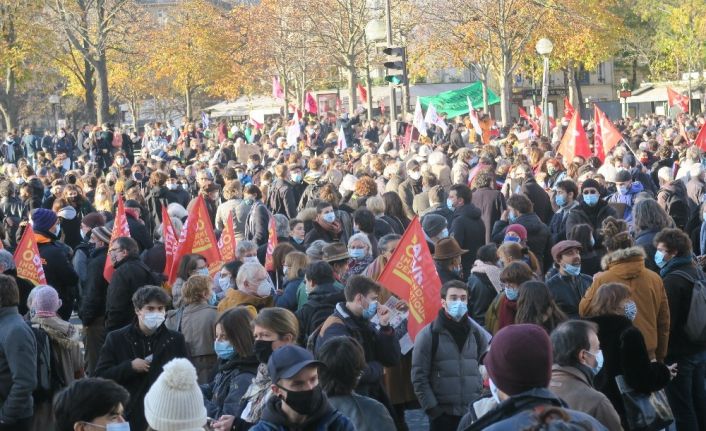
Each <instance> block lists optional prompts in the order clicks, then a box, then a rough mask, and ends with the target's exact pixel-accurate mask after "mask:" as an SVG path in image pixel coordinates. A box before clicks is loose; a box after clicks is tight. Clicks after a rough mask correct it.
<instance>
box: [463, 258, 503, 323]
mask: <svg viewBox="0 0 706 431" xmlns="http://www.w3.org/2000/svg"><path fill="white" fill-rule="evenodd" d="M497 296H498V290H497V289H496V287H495V286H494V285H493V283H491V281H490V279H489V278H488V274H486V273H483V272H473V271H472V272H471V276H470V277H468V314H469V315H470V316H471V318H472V319H473V320H475V321H476V322H478V324H479V325H481V326H485V314H486V313H487V312H488V308H489V307H490V304H492V303H493V300H494V299H495V298H496V297H497Z"/></svg>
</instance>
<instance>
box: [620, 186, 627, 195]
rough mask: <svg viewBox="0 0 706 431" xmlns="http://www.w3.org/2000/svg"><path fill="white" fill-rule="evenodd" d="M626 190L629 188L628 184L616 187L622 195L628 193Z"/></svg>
mask: <svg viewBox="0 0 706 431" xmlns="http://www.w3.org/2000/svg"><path fill="white" fill-rule="evenodd" d="M628 190H629V189H628V186H620V187H618V193H620V194H621V195H623V196H625V195H626V194H628Z"/></svg>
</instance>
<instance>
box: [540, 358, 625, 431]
mask: <svg viewBox="0 0 706 431" xmlns="http://www.w3.org/2000/svg"><path fill="white" fill-rule="evenodd" d="M587 372H588V373H590V372H591V371H590V370H588V369H585V370H582V369H579V368H576V367H570V366H560V365H556V364H554V366H553V367H552V379H551V382H550V383H549V390H550V391H552V392H554V393H555V394H556V395H557V396H558V397H559V398H561V399H562V400H564V401H565V402H566V404H568V405H569V407H571V408H572V409H574V410H578V411H580V412H584V413H586V414H588V415H590V416H591V417H593V418H595V419H597V420H598V421H600V423H602V424H603V425H604V426H605V427H606V428H608V429H609V430H611V431H618V430H622V426H621V425H620V416H618V412H616V411H615V408H614V407H613V405H612V404H611V403H610V400H609V399H608V398H607V397H606V396H605V395H604V394H602V393H601V392H598V391H597V390H595V389H593V387H592V386H591V383H590V380H589V377H588V376H587V375H586V373H587Z"/></svg>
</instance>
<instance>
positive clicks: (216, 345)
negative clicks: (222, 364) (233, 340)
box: [213, 340, 235, 359]
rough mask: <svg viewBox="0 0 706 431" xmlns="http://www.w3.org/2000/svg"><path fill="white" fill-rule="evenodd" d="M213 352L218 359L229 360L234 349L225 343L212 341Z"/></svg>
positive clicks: (233, 353)
mask: <svg viewBox="0 0 706 431" xmlns="http://www.w3.org/2000/svg"><path fill="white" fill-rule="evenodd" d="M213 350H214V351H215V352H216V355H218V359H230V358H232V357H233V355H235V349H234V348H233V346H232V345H231V344H230V343H229V342H227V341H218V340H216V341H214V342H213Z"/></svg>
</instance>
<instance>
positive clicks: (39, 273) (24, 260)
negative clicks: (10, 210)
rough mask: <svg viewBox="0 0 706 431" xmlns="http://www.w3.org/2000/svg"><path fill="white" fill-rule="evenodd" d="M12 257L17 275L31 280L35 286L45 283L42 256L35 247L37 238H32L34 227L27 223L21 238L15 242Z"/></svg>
mask: <svg viewBox="0 0 706 431" xmlns="http://www.w3.org/2000/svg"><path fill="white" fill-rule="evenodd" d="M14 259H15V266H17V276H18V277H20V278H25V279H27V280H29V281H31V282H32V284H34V285H35V286H36V285H38V284H47V278H46V277H45V276H44V267H43V266H42V258H41V257H40V256H39V249H38V248H37V240H36V239H35V238H34V229H32V226H31V225H29V224H28V225H27V228H26V229H25V231H24V233H23V234H22V239H20V242H19V243H18V244H17V248H16V249H15V255H14Z"/></svg>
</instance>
